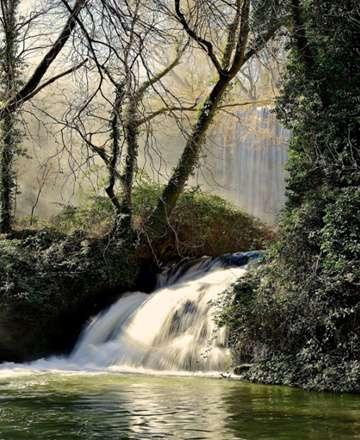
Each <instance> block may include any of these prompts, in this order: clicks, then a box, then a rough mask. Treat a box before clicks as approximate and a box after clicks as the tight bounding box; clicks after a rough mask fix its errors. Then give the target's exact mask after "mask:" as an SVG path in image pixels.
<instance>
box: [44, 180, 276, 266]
mask: <svg viewBox="0 0 360 440" xmlns="http://www.w3.org/2000/svg"><path fill="white" fill-rule="evenodd" d="M162 190H163V187H162V185H157V184H154V183H151V182H148V181H146V180H143V181H141V182H140V183H139V184H138V185H137V186H135V188H134V192H133V210H134V218H135V227H136V229H137V230H138V231H139V232H140V231H143V228H144V224H145V221H146V219H148V218H149V216H150V214H151V212H152V211H153V209H154V208H155V206H156V203H157V201H158V198H159V196H160V195H161V192H162ZM112 214H113V210H112V205H111V203H110V201H109V199H108V198H107V197H96V198H92V199H90V201H88V202H87V203H86V204H84V205H82V206H80V207H78V208H74V207H67V208H65V209H64V210H62V212H61V213H60V214H58V215H57V216H56V217H55V218H54V219H53V220H52V222H51V225H52V226H53V227H54V228H56V229H57V230H59V231H62V232H66V233H69V232H72V231H74V230H83V231H86V232H87V233H88V232H90V233H91V234H93V235H98V234H103V233H104V232H105V231H107V230H108V229H109V228H110V227H111V221H112V218H113V215H112ZM170 231H171V236H172V237H171V238H170V245H169V250H168V253H167V257H168V258H172V257H174V258H176V257H178V256H188V257H197V256H203V255H211V256H217V255H222V254H224V253H226V252H235V251H240V250H248V249H261V248H263V247H264V246H265V244H266V243H267V242H268V241H269V240H270V239H271V238H272V231H271V230H270V228H268V227H267V226H265V225H264V224H262V223H261V222H260V221H258V220H256V219H254V218H253V217H251V216H250V215H247V214H245V213H244V212H242V211H240V210H239V209H237V208H236V207H234V206H233V205H231V204H230V203H228V202H227V201H225V200H224V199H222V198H220V197H218V196H214V195H210V194H206V193H203V192H201V191H200V190H199V189H193V190H188V191H185V192H184V193H183V194H182V195H181V196H180V198H179V201H178V203H177V206H176V207H175V209H174V211H173V213H172V216H171V218H170ZM146 233H147V234H148V235H149V238H150V239H151V240H152V239H153V237H152V232H151V231H146Z"/></svg>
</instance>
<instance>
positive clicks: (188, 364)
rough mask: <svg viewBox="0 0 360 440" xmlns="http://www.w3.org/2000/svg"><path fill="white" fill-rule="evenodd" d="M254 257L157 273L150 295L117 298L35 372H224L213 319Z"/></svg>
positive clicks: (225, 356) (225, 361)
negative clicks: (69, 347) (68, 349)
mask: <svg viewBox="0 0 360 440" xmlns="http://www.w3.org/2000/svg"><path fill="white" fill-rule="evenodd" d="M258 257H259V254H258V253H257V252H248V253H238V254H234V255H227V256H224V257H221V258H214V259H202V260H200V261H198V262H197V263H196V264H182V265H180V266H178V267H176V268H173V269H171V270H168V271H165V272H163V273H162V274H161V275H160V276H159V279H158V287H157V289H156V290H155V291H154V292H153V293H152V294H150V295H149V294H145V293H141V292H136V293H128V294H126V295H123V296H122V297H121V298H120V299H119V300H118V301H117V302H116V303H115V304H113V305H112V306H111V307H110V308H109V309H108V310H107V311H105V312H102V313H100V314H99V315H98V316H96V317H95V318H93V319H92V320H91V322H90V323H89V324H88V325H87V327H86V328H85V329H84V331H83V333H82V334H81V335H80V338H79V340H78V342H77V344H76V346H75V348H74V350H73V352H72V353H71V354H70V356H68V357H61V358H59V357H56V358H55V357H53V358H49V359H46V360H39V361H36V362H33V363H32V364H31V367H32V368H38V369H61V370H64V369H65V370H99V369H100V370H103V369H112V370H119V371H134V370H138V371H140V370H153V371H154V370H162V371H164V370H165V371H177V372H178V371H191V372H195V371H206V372H209V371H225V370H226V369H227V367H228V366H229V361H230V353H229V350H228V349H227V347H226V329H225V328H219V327H218V326H217V325H216V322H215V320H214V317H215V316H214V315H215V312H216V304H218V303H219V301H221V299H222V298H223V295H222V294H223V293H224V292H225V291H226V290H227V289H228V288H229V287H230V286H231V285H232V284H233V283H234V282H235V281H236V279H238V278H239V277H241V276H243V275H244V274H245V273H246V265H247V263H248V262H250V261H251V260H253V259H257V258H258Z"/></svg>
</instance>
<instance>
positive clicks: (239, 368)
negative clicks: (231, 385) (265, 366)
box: [234, 364, 253, 376]
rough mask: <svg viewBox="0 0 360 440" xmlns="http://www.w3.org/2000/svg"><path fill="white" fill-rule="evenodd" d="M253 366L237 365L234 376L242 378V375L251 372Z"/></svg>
mask: <svg viewBox="0 0 360 440" xmlns="http://www.w3.org/2000/svg"><path fill="white" fill-rule="evenodd" d="M252 365H253V364H241V365H237V366H236V367H235V368H234V374H236V375H237V376H240V375H241V374H244V373H246V372H248V371H249V370H250V368H251V367H252Z"/></svg>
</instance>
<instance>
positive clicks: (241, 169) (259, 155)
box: [204, 107, 290, 224]
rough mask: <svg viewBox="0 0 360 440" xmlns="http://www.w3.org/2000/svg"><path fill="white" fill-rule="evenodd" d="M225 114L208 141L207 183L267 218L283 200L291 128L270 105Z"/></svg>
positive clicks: (274, 214) (273, 216)
mask: <svg viewBox="0 0 360 440" xmlns="http://www.w3.org/2000/svg"><path fill="white" fill-rule="evenodd" d="M236 115H237V119H234V116H233V117H232V118H230V117H227V118H226V117H223V118H222V120H221V123H220V124H218V125H215V127H214V129H213V131H212V133H211V135H209V137H208V142H207V153H208V154H207V157H206V158H205V159H204V164H205V165H206V168H208V169H209V170H210V171H209V172H208V173H207V174H206V179H205V184H206V187H207V189H208V190H210V191H212V192H215V193H217V194H219V195H221V196H222V197H224V198H226V199H228V200H230V201H232V202H233V203H234V204H235V205H237V206H239V207H240V208H241V209H243V210H244V211H246V212H248V213H249V214H251V215H254V216H255V217H258V218H260V219H261V220H263V221H265V222H266V223H269V224H274V223H276V217H277V214H278V213H279V211H280V209H281V208H282V207H283V205H284V203H285V165H286V162H287V155H288V139H289V137H290V132H289V130H287V129H285V128H284V127H283V126H281V124H280V123H279V122H278V121H277V119H276V116H275V114H274V113H272V112H271V110H270V109H269V108H268V107H253V108H251V109H247V110H246V111H245V110H244V111H238V112H237V113H236Z"/></svg>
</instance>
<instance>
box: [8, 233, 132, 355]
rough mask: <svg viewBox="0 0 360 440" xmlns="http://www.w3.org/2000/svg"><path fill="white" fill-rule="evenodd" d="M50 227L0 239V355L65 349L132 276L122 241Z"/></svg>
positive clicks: (126, 287) (126, 249) (130, 281)
mask: <svg viewBox="0 0 360 440" xmlns="http://www.w3.org/2000/svg"><path fill="white" fill-rule="evenodd" d="M110 240H111V238H109V237H106V238H101V239H88V238H86V237H85V235H84V234H81V233H75V234H72V235H69V236H66V235H63V234H60V233H58V232H54V231H47V230H43V231H38V232H34V231H32V232H22V233H18V234H15V235H13V236H9V237H4V236H3V237H2V238H1V239H0V360H29V359H33V358H36V357H39V356H43V355H46V354H49V353H50V352H60V351H64V350H66V349H68V348H69V347H70V346H71V344H72V342H73V341H74V339H75V338H76V337H77V335H78V333H79V331H80V329H81V326H82V325H83V323H84V321H85V320H86V319H87V318H88V317H89V316H90V315H91V314H94V313H97V312H98V311H99V310H100V309H101V308H102V307H103V306H104V305H106V304H108V303H110V302H111V301H112V300H113V299H114V298H115V297H116V296H117V295H119V294H120V293H121V292H123V291H124V290H127V289H129V288H131V287H132V286H133V285H134V282H135V279H136V265H134V260H133V254H132V252H131V251H130V250H129V249H130V248H129V246H128V245H127V244H126V243H123V242H119V241H116V240H115V239H113V240H112V241H110Z"/></svg>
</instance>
